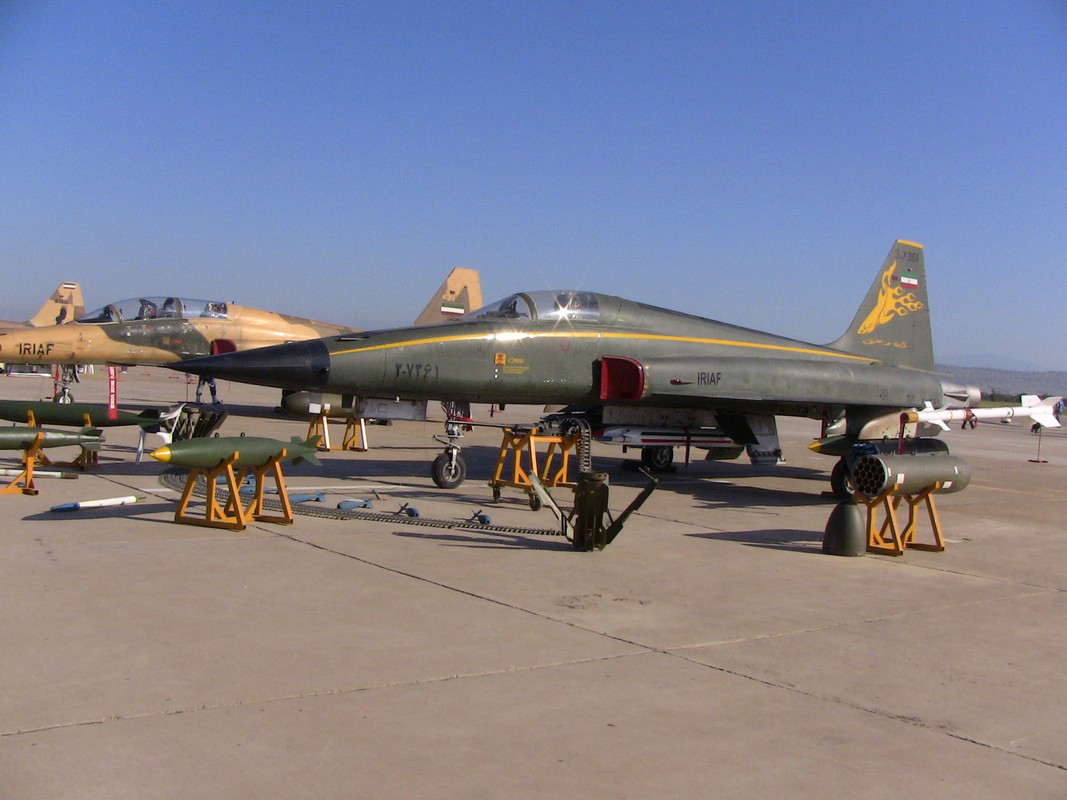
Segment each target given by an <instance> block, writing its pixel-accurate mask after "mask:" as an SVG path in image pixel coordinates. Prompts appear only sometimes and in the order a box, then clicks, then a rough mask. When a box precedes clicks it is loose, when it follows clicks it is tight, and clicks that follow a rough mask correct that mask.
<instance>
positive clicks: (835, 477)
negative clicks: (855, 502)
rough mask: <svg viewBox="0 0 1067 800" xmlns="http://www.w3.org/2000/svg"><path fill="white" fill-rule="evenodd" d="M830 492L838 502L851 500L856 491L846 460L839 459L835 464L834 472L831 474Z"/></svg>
mask: <svg viewBox="0 0 1067 800" xmlns="http://www.w3.org/2000/svg"><path fill="white" fill-rule="evenodd" d="M830 491H831V492H833V494H834V497H836V498H837V499H838V500H851V499H852V495H853V494H854V493H855V491H856V486H855V484H854V483H853V482H852V473H851V472H849V469H848V464H846V463H845V459H843V458H839V459H838V460H837V463H836V464H834V469H833V472H831V473H830Z"/></svg>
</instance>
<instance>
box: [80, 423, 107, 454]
mask: <svg viewBox="0 0 1067 800" xmlns="http://www.w3.org/2000/svg"><path fill="white" fill-rule="evenodd" d="M78 433H80V434H81V435H82V436H84V437H91V438H87V439H86V441H83V442H81V446H82V448H83V449H85V450H92V451H93V452H96V451H97V450H99V449H100V444H101V443H102V442H103V441H104V432H103V431H102V430H100V429H99V428H91V427H85V428H82V429H81V430H80V431H78Z"/></svg>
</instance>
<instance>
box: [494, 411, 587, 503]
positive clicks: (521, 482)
mask: <svg viewBox="0 0 1067 800" xmlns="http://www.w3.org/2000/svg"><path fill="white" fill-rule="evenodd" d="M580 438H581V437H580V435H579V434H574V435H571V436H558V435H552V436H550V435H542V434H539V433H537V431H536V430H515V429H513V428H504V438H503V441H501V443H500V454H499V455H498V456H497V461H496V470H495V472H494V473H493V479H492V480H491V481H489V485H490V486H491V487H492V489H493V499H494V500H499V499H500V488H501V487H502V486H511V487H513V488H516V489H522V490H524V491H525V492H526V493H527V494H529V495H530V507H531V508H533V509H534V510H535V511H536V510H537V509H539V508H540V507H541V498H539V497H538V496H537V493H536V492H535V491H534V488H533V483H531V481H530V474H531V473H533V474H534V475H536V476H537V477H538V478H539V479H540V481H541V485H542V486H545V487H554V486H562V487H565V488H567V489H574V488H575V487H576V486H577V484H575V483H573V482H571V481H568V480H567V472H568V470H569V469H570V456H571V451H573V450H574V449H575V447H577V445H578V440H579V439H580ZM542 443H546V444H548V450H547V452H546V453H545V461H544V466H543V467H542V468H541V470H540V471H538V469H537V445H538V444H542ZM557 448H558V449H559V453H560V465H559V469H557V470H555V471H553V469H552V461H553V459H554V458H555V455H556V449H557ZM509 452H510V453H511V454H512V456H513V459H512V465H511V477H510V479H509V478H505V477H502V476H503V475H504V469H505V466H506V463H507V459H508V453H509ZM524 455H525V456H527V457H528V458H529V469H527V468H525V467H524V466H523V456H524Z"/></svg>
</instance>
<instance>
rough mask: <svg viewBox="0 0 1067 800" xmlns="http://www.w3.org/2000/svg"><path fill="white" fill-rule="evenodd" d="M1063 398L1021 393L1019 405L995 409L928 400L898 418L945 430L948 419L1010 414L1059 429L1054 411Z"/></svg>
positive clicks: (1004, 418)
mask: <svg viewBox="0 0 1067 800" xmlns="http://www.w3.org/2000/svg"><path fill="white" fill-rule="evenodd" d="M1062 399H1063V398H1062V397H1046V398H1045V399H1044V400H1042V399H1041V398H1040V397H1038V396H1037V395H1036V394H1024V395H1023V396H1022V405H1021V406H1001V407H997V408H934V407H933V406H932V405H931V404H929V403H927V404H926V408H923V409H920V410H918V411H905V412H904V413H903V414H901V419H902V420H903V421H905V422H932V423H934V424H935V425H940V426H941V427H942V428H943V429H945V430H948V425H947V424H946V423H948V422H960V421H963V422H966V421H969V420H972V419H1000V420H1009V419H1012V418H1013V417H1029V418H1030V419H1032V420H1033V421H1034V422H1039V423H1041V425H1042V426H1043V427H1045V428H1058V427H1060V421H1059V420H1058V419H1056V416H1055V414H1054V413H1053V411H1054V409H1055V407H1056V404H1057V403H1059V402H1060V400H1062Z"/></svg>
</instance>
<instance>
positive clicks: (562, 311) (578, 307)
mask: <svg viewBox="0 0 1067 800" xmlns="http://www.w3.org/2000/svg"><path fill="white" fill-rule="evenodd" d="M465 316H466V318H467V319H486V318H490V319H491V318H497V319H531V320H574V321H578V320H580V321H582V322H595V321H596V320H599V319H600V298H599V297H598V296H597V295H596V294H594V293H593V292H576V291H571V290H567V291H540V292H519V293H518V294H513V295H510V296H508V297H505V298H504V299H503V300H498V301H496V302H495V303H490V304H489V305H487V306H484V307H482V308H479V309H478V310H477V311H471V312H470V313H469V314H467V315H465Z"/></svg>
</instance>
